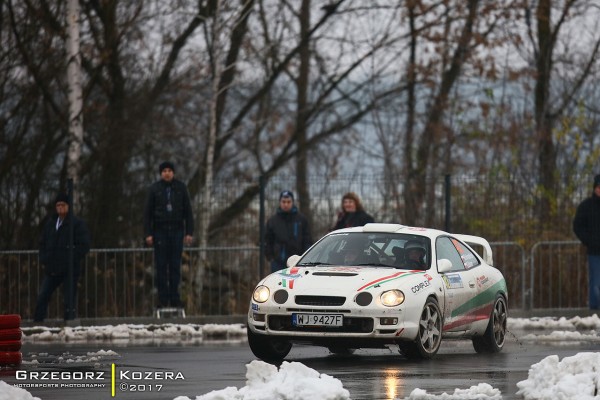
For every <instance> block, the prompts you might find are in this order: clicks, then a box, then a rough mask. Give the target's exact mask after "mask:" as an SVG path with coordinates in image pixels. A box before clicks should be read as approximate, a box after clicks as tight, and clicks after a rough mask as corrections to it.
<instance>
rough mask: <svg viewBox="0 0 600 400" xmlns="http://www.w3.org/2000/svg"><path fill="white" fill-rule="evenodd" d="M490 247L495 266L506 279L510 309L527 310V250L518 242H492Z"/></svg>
mask: <svg viewBox="0 0 600 400" xmlns="http://www.w3.org/2000/svg"><path fill="white" fill-rule="evenodd" d="M490 246H491V247H492V252H493V255H494V266H495V267H496V268H498V269H499V270H500V271H501V272H502V274H503V275H504V279H506V286H507V288H508V306H509V308H522V309H525V308H526V306H527V304H526V300H527V297H528V296H527V294H528V291H527V283H526V279H525V278H526V265H527V260H526V258H527V257H526V252H525V249H524V248H523V246H521V245H520V244H519V243H517V242H492V243H490Z"/></svg>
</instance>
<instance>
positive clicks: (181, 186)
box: [144, 161, 194, 308]
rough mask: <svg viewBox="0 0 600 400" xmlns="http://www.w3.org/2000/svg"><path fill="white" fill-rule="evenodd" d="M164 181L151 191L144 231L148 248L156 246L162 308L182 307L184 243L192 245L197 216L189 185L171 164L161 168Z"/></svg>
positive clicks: (157, 274) (165, 163) (159, 296)
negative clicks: (180, 285)
mask: <svg viewBox="0 0 600 400" xmlns="http://www.w3.org/2000/svg"><path fill="white" fill-rule="evenodd" d="M158 172H159V173H160V178H161V179H160V180H158V181H157V182H155V183H153V184H152V186H150V189H149V191H148V197H147V199H146V206H145V208H144V232H145V240H146V244H147V245H148V246H154V265H155V267H156V279H155V281H156V287H157V289H158V308H163V307H182V306H183V304H182V302H181V298H180V296H179V282H180V281H181V255H182V252H183V244H184V243H185V244H186V245H187V246H189V245H191V244H192V239H193V235H194V217H193V215H192V206H191V204H190V196H189V194H188V190H187V187H186V185H185V183H183V182H181V181H180V180H177V179H175V165H174V164H173V163H172V162H170V161H165V162H162V163H161V164H160V165H159V167H158Z"/></svg>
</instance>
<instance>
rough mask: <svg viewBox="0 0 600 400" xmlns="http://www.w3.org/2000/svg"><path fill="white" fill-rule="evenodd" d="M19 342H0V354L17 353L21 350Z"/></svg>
mask: <svg viewBox="0 0 600 400" xmlns="http://www.w3.org/2000/svg"><path fill="white" fill-rule="evenodd" d="M21 345H22V344H21V341H20V340H3V341H0V352H6V351H19V350H21Z"/></svg>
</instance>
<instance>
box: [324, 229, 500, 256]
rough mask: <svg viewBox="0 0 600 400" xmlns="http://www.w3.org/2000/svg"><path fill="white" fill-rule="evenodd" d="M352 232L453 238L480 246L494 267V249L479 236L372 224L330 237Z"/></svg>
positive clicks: (341, 230) (343, 231)
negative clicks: (447, 236) (448, 236)
mask: <svg viewBox="0 0 600 400" xmlns="http://www.w3.org/2000/svg"><path fill="white" fill-rule="evenodd" d="M350 232H365V233H408V234H415V235H421V236H425V237H428V238H429V239H431V240H433V239H435V238H436V237H438V236H446V235H450V236H453V237H455V238H457V239H459V240H461V241H463V242H465V243H466V244H467V245H469V247H470V246H471V245H473V244H476V245H480V246H482V247H483V254H480V256H481V257H482V258H483V260H484V261H485V262H487V263H488V264H489V265H493V256H492V249H491V247H490V244H489V243H488V241H487V240H486V239H484V238H482V237H479V236H472V235H464V234H453V233H448V232H445V231H441V230H439V229H431V228H423V227H416V226H407V225H401V224H383V223H370V224H366V225H365V226H357V227H353V228H344V229H338V230H337V231H333V232H330V233H329V235H331V234H334V233H350Z"/></svg>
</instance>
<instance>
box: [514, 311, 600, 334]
mask: <svg viewBox="0 0 600 400" xmlns="http://www.w3.org/2000/svg"><path fill="white" fill-rule="evenodd" d="M507 323H508V329H509V330H511V329H520V330H534V329H540V330H542V329H554V330H556V329H564V330H576V329H581V330H583V329H600V318H598V315H596V314H594V315H592V316H589V317H573V318H565V317H561V318H558V319H556V318H552V317H541V318H539V317H536V318H508V321H507Z"/></svg>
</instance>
